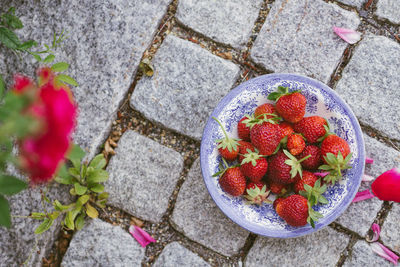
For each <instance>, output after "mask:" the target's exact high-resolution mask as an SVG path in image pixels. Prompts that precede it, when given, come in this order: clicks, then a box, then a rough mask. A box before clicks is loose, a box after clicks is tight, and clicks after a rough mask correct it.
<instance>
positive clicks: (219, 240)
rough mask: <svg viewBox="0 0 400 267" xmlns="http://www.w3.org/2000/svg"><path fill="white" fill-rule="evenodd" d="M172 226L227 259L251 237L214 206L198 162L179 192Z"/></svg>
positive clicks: (197, 161) (197, 160)
mask: <svg viewBox="0 0 400 267" xmlns="http://www.w3.org/2000/svg"><path fill="white" fill-rule="evenodd" d="M171 223H172V224H173V225H174V227H175V228H176V229H177V230H178V231H180V232H182V233H183V234H184V235H185V236H187V237H188V238H190V239H192V240H194V241H196V242H198V243H200V244H202V245H204V246H206V247H209V248H211V249H213V250H215V251H217V252H219V253H221V254H224V255H226V256H231V255H233V254H235V253H237V252H238V251H239V249H240V248H242V247H243V246H244V243H245V241H246V238H247V236H248V234H249V232H247V231H246V230H244V229H243V228H241V227H240V226H239V225H237V224H235V223H234V222H232V221H231V220H229V219H228V217H226V216H225V214H223V213H222V211H221V210H220V209H219V208H218V207H217V206H216V205H215V203H214V201H213V200H212V199H211V196H210V194H209V193H208V191H207V189H206V187H205V185H204V182H203V178H202V175H201V169H200V160H199V159H196V161H195V162H194V163H193V166H192V168H191V169H190V171H189V174H188V177H187V180H186V181H185V183H184V184H183V185H182V188H181V189H180V191H179V195H178V198H177V200H176V204H175V209H174V212H173V214H172V218H171Z"/></svg>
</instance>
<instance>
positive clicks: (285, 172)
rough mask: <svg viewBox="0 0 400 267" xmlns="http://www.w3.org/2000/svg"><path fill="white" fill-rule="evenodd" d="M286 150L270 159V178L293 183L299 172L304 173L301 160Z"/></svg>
mask: <svg viewBox="0 0 400 267" xmlns="http://www.w3.org/2000/svg"><path fill="white" fill-rule="evenodd" d="M304 159H305V158H303V159H301V160H298V159H296V158H295V157H294V156H293V155H291V154H290V153H289V152H288V151H286V150H283V151H282V150H280V151H278V153H276V154H275V155H273V156H271V157H270V158H269V160H268V179H270V181H272V182H275V183H280V184H290V183H293V182H294V180H293V178H294V177H295V176H296V175H297V173H300V175H301V173H302V168H301V162H302V161H303V160H304Z"/></svg>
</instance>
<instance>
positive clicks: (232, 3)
mask: <svg viewBox="0 0 400 267" xmlns="http://www.w3.org/2000/svg"><path fill="white" fill-rule="evenodd" d="M262 2H263V1H262V0H225V1H215V0H202V1H197V0H181V1H179V3H178V10H177V13H176V17H177V18H178V20H180V21H181V22H182V23H183V24H184V25H186V26H187V27H189V28H192V29H193V30H195V31H197V32H200V33H202V34H204V35H206V36H208V37H210V38H211V39H213V40H215V41H218V42H221V43H225V44H230V45H232V46H233V47H235V48H241V47H243V46H245V45H246V44H247V42H248V40H249V38H250V35H251V32H252V28H253V26H254V23H255V22H256V20H257V17H258V13H259V10H260V8H261V5H262Z"/></svg>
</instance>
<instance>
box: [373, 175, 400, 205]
mask: <svg viewBox="0 0 400 267" xmlns="http://www.w3.org/2000/svg"><path fill="white" fill-rule="evenodd" d="M371 189H372V192H373V193H374V195H375V196H377V197H378V198H379V199H380V200H387V201H396V202H400V194H399V192H400V169H397V168H393V169H391V170H389V171H386V172H384V173H383V174H381V175H380V176H379V177H378V178H376V179H375V181H374V182H373V183H372V184H371Z"/></svg>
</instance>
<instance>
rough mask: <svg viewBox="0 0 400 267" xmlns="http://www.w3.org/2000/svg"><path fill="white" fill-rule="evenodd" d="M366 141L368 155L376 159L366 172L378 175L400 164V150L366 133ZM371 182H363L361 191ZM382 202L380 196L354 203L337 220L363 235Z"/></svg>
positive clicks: (369, 226)
mask: <svg viewBox="0 0 400 267" xmlns="http://www.w3.org/2000/svg"><path fill="white" fill-rule="evenodd" d="M364 141H365V151H366V155H367V156H368V157H370V158H373V159H374V163H373V164H367V165H366V168H365V173H366V174H368V175H371V176H373V177H378V176H379V175H381V174H382V173H384V172H385V171H387V170H390V169H392V168H393V167H394V166H396V165H398V164H399V162H398V161H396V158H397V157H398V156H400V152H398V151H396V150H395V149H393V148H391V147H388V146H386V145H384V144H383V143H381V142H379V141H377V140H376V139H374V138H372V137H369V136H367V135H365V134H364ZM371 183H372V182H362V183H361V187H360V189H359V191H363V190H366V189H370V188H371ZM382 203H383V201H381V200H379V199H378V198H373V199H368V200H365V201H360V202H356V203H352V204H350V206H349V207H348V208H347V210H346V211H345V212H344V213H343V214H342V215H341V216H340V217H339V218H338V219H337V220H336V222H337V223H339V224H341V225H343V226H344V227H346V228H348V229H350V230H352V231H354V232H356V233H358V234H360V235H361V236H365V234H366V233H367V232H368V230H369V229H370V228H371V225H372V223H373V222H374V219H375V217H376V215H377V213H378V211H379V210H380V208H381V206H382Z"/></svg>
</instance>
